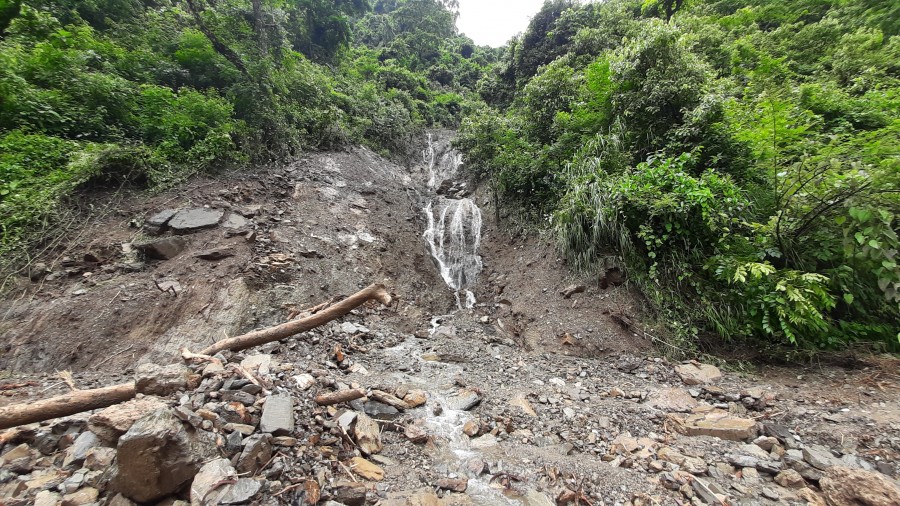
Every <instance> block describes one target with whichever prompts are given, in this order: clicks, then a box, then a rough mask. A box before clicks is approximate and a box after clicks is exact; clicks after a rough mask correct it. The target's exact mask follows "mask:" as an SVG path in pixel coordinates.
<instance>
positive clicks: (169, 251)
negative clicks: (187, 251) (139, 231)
mask: <svg viewBox="0 0 900 506" xmlns="http://www.w3.org/2000/svg"><path fill="white" fill-rule="evenodd" d="M134 247H135V248H137V250H138V251H140V252H141V253H143V254H144V255H146V256H147V257H149V258H153V259H156V260H169V259H171V258H175V257H177V256H178V255H180V254H181V252H182V251H184V248H186V247H187V241H185V240H184V239H182V238H181V237H164V238H162V239H157V240H155V241H150V242H143V243H138V244H135V245H134Z"/></svg>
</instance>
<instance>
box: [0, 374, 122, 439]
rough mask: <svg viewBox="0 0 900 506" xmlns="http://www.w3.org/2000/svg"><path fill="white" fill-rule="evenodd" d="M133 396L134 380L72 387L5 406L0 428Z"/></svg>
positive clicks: (97, 407) (75, 411)
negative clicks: (77, 388) (57, 394)
mask: <svg viewBox="0 0 900 506" xmlns="http://www.w3.org/2000/svg"><path fill="white" fill-rule="evenodd" d="M134 395H135V389H134V383H125V384H122V385H113V386H111V387H105V388H98V389H95V390H75V391H73V392H70V393H68V394H65V395H60V396H58V397H52V398H50V399H44V400H41V401H34V402H29V403H27V404H14V405H12V406H5V407H4V408H3V409H0V429H8V428H10V427H16V426H18V425H25V424H29V423H35V422H42V421H44V420H50V419H52V418H60V417H63V416H69V415H74V414H76V413H81V412H84V411H90V410H92V409H99V408H105V407H107V406H112V405H113V404H118V403H120V402H125V401H127V400H129V399H131V398H132V397H134Z"/></svg>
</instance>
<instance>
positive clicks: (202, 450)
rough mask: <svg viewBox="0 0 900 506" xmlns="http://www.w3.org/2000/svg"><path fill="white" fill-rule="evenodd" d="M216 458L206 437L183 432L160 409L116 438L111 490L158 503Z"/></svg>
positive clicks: (201, 432) (177, 424) (183, 428)
mask: <svg viewBox="0 0 900 506" xmlns="http://www.w3.org/2000/svg"><path fill="white" fill-rule="evenodd" d="M216 456H217V452H216V445H215V441H214V440H213V439H212V437H211V436H210V435H209V434H208V433H206V432H203V431H194V430H193V429H188V428H185V426H184V425H183V424H182V423H181V420H179V419H178V418H177V417H175V415H174V414H172V412H171V411H170V410H169V409H160V410H157V411H155V412H153V413H150V414H149V415H147V416H145V417H143V418H141V419H140V420H138V421H137V422H135V423H134V425H132V426H131V428H130V429H129V430H128V432H126V433H125V435H123V436H122V437H121V438H119V446H118V452H117V457H116V460H117V462H118V468H117V469H116V472H115V475H114V476H113V479H112V488H113V490H115V491H117V492H120V493H121V494H122V495H124V496H125V497H128V498H129V499H132V500H134V501H136V502H139V503H144V502H151V501H157V500H159V499H162V498H163V497H165V496H167V495H169V494H172V493H174V492H176V491H178V490H179V489H180V488H181V487H182V486H184V485H185V484H186V483H187V482H189V481H190V480H191V479H192V478H193V477H194V475H195V474H197V471H199V470H200V466H201V465H202V463H203V462H205V461H207V460H209V459H211V458H213V457H216Z"/></svg>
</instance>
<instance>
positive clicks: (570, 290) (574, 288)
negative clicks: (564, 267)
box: [559, 285, 587, 299]
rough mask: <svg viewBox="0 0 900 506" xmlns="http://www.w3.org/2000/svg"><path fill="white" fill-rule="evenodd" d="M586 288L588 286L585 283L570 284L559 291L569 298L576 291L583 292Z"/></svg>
mask: <svg viewBox="0 0 900 506" xmlns="http://www.w3.org/2000/svg"><path fill="white" fill-rule="evenodd" d="M586 289H587V287H585V286H584V285H570V286H568V287H566V288H565V289H564V290H562V291H561V292H559V293H561V294H562V296H563V298H565V299H568V298H570V297H572V296H573V295H575V294H576V293H583V292H584V291H585V290H586Z"/></svg>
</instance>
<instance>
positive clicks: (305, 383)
mask: <svg viewBox="0 0 900 506" xmlns="http://www.w3.org/2000/svg"><path fill="white" fill-rule="evenodd" d="M294 383H296V384H297V388H298V389H300V391H301V392H303V391H306V390H309V389H310V388H311V387H312V386H313V385H315V384H316V378H313V376H312V374H300V375H297V376H294Z"/></svg>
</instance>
